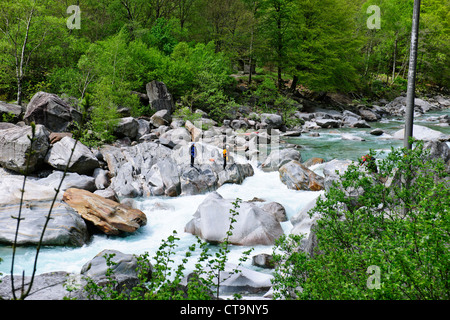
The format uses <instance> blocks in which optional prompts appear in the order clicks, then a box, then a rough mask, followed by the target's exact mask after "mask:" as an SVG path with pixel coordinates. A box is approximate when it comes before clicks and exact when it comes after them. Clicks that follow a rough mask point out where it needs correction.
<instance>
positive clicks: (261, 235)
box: [185, 192, 283, 246]
mask: <svg viewBox="0 0 450 320" xmlns="http://www.w3.org/2000/svg"><path fill="white" fill-rule="evenodd" d="M231 209H233V204H232V201H231V200H228V199H224V198H223V197H222V196H221V195H220V194H219V193H217V192H212V193H210V194H209V195H208V196H207V197H206V199H205V200H204V201H203V202H202V203H201V204H200V205H199V207H198V209H197V211H196V212H195V214H194V217H193V219H192V220H191V221H189V222H188V223H187V224H186V226H185V231H186V232H188V233H192V234H194V235H197V236H199V237H200V238H202V239H204V240H206V241H208V242H212V243H217V242H222V241H224V239H225V238H226V236H227V231H228V230H229V226H230V217H231V213H230V210H231ZM236 210H237V211H238V212H239V214H238V215H237V216H235V217H234V218H235V219H236V222H235V223H234V225H233V227H234V228H233V230H232V235H231V236H230V238H229V242H230V243H232V244H235V245H243V246H256V245H274V243H275V240H276V239H278V238H279V237H280V236H281V235H282V234H283V229H282V228H281V224H280V222H279V221H278V220H277V219H276V218H275V216H274V215H273V214H271V213H269V212H266V211H264V210H263V209H261V208H260V207H258V206H257V205H255V204H253V203H251V202H242V203H240V208H237V209H236Z"/></svg>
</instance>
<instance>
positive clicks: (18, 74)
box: [16, 3, 36, 105]
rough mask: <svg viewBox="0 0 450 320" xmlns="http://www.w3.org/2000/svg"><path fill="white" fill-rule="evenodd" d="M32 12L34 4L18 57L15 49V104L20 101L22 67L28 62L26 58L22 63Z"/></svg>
mask: <svg viewBox="0 0 450 320" xmlns="http://www.w3.org/2000/svg"><path fill="white" fill-rule="evenodd" d="M35 4H36V3H35ZM33 14H34V5H33V7H32V8H31V11H30V15H29V17H28V19H27V26H26V31H25V38H24V39H23V44H22V49H21V51H20V57H17V51H16V78H17V79H16V80H17V104H18V105H20V104H21V103H22V95H23V93H22V80H23V76H24V67H25V68H26V66H27V64H28V59H27V61H26V63H25V65H24V62H25V50H26V48H27V44H28V35H29V33H30V26H31V18H32V17H33Z"/></svg>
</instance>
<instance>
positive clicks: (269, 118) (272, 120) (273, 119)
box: [261, 113, 283, 130]
mask: <svg viewBox="0 0 450 320" xmlns="http://www.w3.org/2000/svg"><path fill="white" fill-rule="evenodd" d="M261 123H263V124H266V125H267V130H270V129H279V128H280V127H281V126H282V125H283V118H282V117H281V116H280V115H278V114H273V113H263V114H261Z"/></svg>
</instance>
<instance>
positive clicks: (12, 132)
mask: <svg viewBox="0 0 450 320" xmlns="http://www.w3.org/2000/svg"><path fill="white" fill-rule="evenodd" d="M49 134H50V133H49V131H48V130H47V129H46V128H45V127H44V126H43V125H36V130H35V139H36V141H35V142H34V143H33V146H31V141H30V139H29V138H28V137H31V136H32V128H31V126H24V127H18V126H16V127H11V128H9V129H5V130H0V166H2V167H4V168H7V169H10V170H13V171H16V172H22V171H24V170H25V169H26V168H27V154H28V153H29V152H30V151H31V150H34V151H35V152H34V153H33V154H32V156H31V157H30V162H29V167H28V170H29V172H33V171H35V170H36V169H37V168H38V167H39V166H40V165H41V164H42V163H43V162H44V158H45V155H46V154H47V151H48V148H49V140H48V137H49Z"/></svg>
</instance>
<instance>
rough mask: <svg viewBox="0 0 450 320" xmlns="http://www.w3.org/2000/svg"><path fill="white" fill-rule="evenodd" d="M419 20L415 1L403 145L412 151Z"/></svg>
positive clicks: (417, 3) (417, 5) (415, 1)
mask: <svg viewBox="0 0 450 320" xmlns="http://www.w3.org/2000/svg"><path fill="white" fill-rule="evenodd" d="M419 18H420V0H414V12H413V21H412V30H411V49H410V50H411V52H410V56H409V69H408V90H407V93H406V119H405V136H404V138H403V139H404V140H403V145H404V147H405V148H407V149H411V148H412V145H411V144H410V143H409V138H410V137H412V136H413V122H414V94H415V90H416V64H417V45H418V40H419V39H418V37H419Z"/></svg>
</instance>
